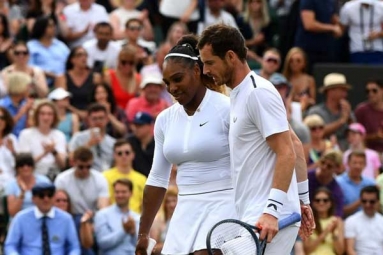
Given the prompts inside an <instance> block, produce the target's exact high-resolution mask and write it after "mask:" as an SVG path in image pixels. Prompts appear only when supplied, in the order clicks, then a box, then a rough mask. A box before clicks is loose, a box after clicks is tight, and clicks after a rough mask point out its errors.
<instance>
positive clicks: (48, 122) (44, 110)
mask: <svg viewBox="0 0 383 255" xmlns="http://www.w3.org/2000/svg"><path fill="white" fill-rule="evenodd" d="M38 119H39V127H51V126H52V124H53V121H54V110H53V109H52V107H50V106H48V105H44V106H42V107H41V108H40V110H39V113H38Z"/></svg>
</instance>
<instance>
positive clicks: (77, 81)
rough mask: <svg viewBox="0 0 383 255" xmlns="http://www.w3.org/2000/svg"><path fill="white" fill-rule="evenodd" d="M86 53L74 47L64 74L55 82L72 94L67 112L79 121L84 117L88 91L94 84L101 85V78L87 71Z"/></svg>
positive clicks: (81, 48)
mask: <svg viewBox="0 0 383 255" xmlns="http://www.w3.org/2000/svg"><path fill="white" fill-rule="evenodd" d="M87 57H88V53H87V52H86V50H85V49H84V48H83V47H81V46H78V47H74V48H73V49H72V50H71V52H70V54H69V56H68V59H67V61H66V72H65V75H64V76H61V77H59V78H58V79H57V81H56V86H57V87H60V88H63V89H65V90H67V91H68V92H69V93H71V94H72V97H71V98H70V105H69V107H68V108H69V110H70V111H71V112H73V113H76V114H77V115H78V116H79V117H80V118H81V119H84V118H85V117H86V108H87V107H88V105H89V103H90V100H89V91H91V90H92V89H93V86H94V85H95V84H98V83H101V76H100V74H98V73H94V72H93V71H92V70H90V69H89V67H88V64H87Z"/></svg>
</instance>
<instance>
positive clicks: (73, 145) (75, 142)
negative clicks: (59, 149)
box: [68, 133, 81, 152]
mask: <svg viewBox="0 0 383 255" xmlns="http://www.w3.org/2000/svg"><path fill="white" fill-rule="evenodd" d="M79 140H80V137H79V133H76V134H74V135H73V136H72V138H71V139H70V141H69V144H68V150H69V152H73V151H74V150H76V149H77V148H78V147H80V146H81V145H80V144H79V143H80V141H79Z"/></svg>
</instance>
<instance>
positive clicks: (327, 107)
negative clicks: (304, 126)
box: [307, 73, 354, 151]
mask: <svg viewBox="0 0 383 255" xmlns="http://www.w3.org/2000/svg"><path fill="white" fill-rule="evenodd" d="M350 89H351V86H350V85H349V84H348V83H347V81H346V77H345V76H344V75H343V74H340V73H330V74H328V75H326V76H325V77H324V84H323V87H322V88H321V89H320V92H321V93H323V94H324V95H325V97H326V99H325V102H324V103H321V104H318V105H315V106H313V107H311V108H310V109H309V110H308V113H307V115H312V114H318V115H319V116H320V117H322V119H323V120H324V122H325V126H324V136H325V137H330V136H331V135H333V134H335V135H336V138H337V140H338V144H339V146H340V148H341V150H342V151H344V150H346V149H347V147H348V145H347V137H346V131H347V127H348V124H349V123H350V122H352V121H353V119H354V117H353V114H352V110H351V105H350V103H349V102H348V101H347V94H348V91H349V90H350Z"/></svg>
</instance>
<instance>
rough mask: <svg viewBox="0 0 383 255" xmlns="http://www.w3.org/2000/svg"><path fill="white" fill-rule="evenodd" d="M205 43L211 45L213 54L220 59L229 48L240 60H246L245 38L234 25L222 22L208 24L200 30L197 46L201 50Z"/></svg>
mask: <svg viewBox="0 0 383 255" xmlns="http://www.w3.org/2000/svg"><path fill="white" fill-rule="evenodd" d="M205 45H211V48H212V53H213V55H216V56H218V57H219V58H221V59H224V58H225V55H226V53H227V52H228V51H229V50H231V51H233V52H234V53H235V54H237V56H238V58H239V59H240V60H241V61H242V62H245V61H246V55H247V48H246V45H245V39H244V38H243V36H242V34H241V32H240V31H239V30H238V29H236V28H234V27H231V26H227V25H224V24H217V25H212V26H209V27H208V28H206V29H205V30H204V31H203V32H202V35H201V37H200V40H199V42H198V45H197V46H198V49H200V50H201V49H202V48H203V47H204V46H205Z"/></svg>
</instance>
